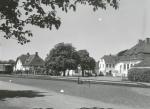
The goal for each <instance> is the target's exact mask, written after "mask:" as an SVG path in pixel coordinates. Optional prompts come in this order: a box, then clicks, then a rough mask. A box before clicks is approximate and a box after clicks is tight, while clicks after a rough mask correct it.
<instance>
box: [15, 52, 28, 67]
mask: <svg viewBox="0 0 150 109" xmlns="http://www.w3.org/2000/svg"><path fill="white" fill-rule="evenodd" d="M27 57H28V55H25V54H23V55H21V56H19V57H18V58H17V60H18V59H20V61H21V62H22V64H23V65H24V64H25V61H26V59H27Z"/></svg>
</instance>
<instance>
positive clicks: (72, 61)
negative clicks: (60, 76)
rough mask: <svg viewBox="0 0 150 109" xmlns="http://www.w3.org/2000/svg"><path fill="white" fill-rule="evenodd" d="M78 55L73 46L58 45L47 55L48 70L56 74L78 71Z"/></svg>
mask: <svg viewBox="0 0 150 109" xmlns="http://www.w3.org/2000/svg"><path fill="white" fill-rule="evenodd" d="M76 55H77V53H76V50H75V48H74V47H73V46H72V45H71V44H65V43H59V44H57V45H56V46H55V47H54V48H53V49H52V50H51V51H50V53H49V54H48V55H47V57H46V59H45V63H46V68H47V69H48V70H49V69H51V70H53V71H56V72H61V71H62V72H64V75H65V71H66V70H67V69H68V70H71V69H76V68H77V65H78V62H77V56H76Z"/></svg>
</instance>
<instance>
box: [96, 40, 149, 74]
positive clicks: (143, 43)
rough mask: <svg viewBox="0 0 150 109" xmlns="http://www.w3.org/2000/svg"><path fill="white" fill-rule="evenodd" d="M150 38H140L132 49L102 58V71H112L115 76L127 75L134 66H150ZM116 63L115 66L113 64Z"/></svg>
mask: <svg viewBox="0 0 150 109" xmlns="http://www.w3.org/2000/svg"><path fill="white" fill-rule="evenodd" d="M149 58H150V38H146V39H145V40H141V39H140V40H139V41H138V43H137V44H136V45H135V46H133V47H131V48H130V49H127V50H124V51H121V52H119V53H118V54H117V55H113V56H111V55H107V56H104V57H102V58H101V59H100V65H99V66H100V71H101V72H104V73H107V72H111V73H112V74H113V76H127V74H128V70H129V69H131V68H133V67H140V66H141V67H144V66H146V67H150V62H149V61H150V59H149ZM113 65H115V66H113Z"/></svg>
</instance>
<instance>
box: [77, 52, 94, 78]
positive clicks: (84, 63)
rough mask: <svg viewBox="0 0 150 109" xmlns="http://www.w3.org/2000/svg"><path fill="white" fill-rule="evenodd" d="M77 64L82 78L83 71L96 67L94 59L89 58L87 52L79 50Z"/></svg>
mask: <svg viewBox="0 0 150 109" xmlns="http://www.w3.org/2000/svg"><path fill="white" fill-rule="evenodd" d="M78 55H79V64H80V66H81V70H82V76H84V73H85V70H94V69H95V66H96V62H95V60H94V58H92V57H90V56H89V53H88V51H87V50H79V51H78Z"/></svg>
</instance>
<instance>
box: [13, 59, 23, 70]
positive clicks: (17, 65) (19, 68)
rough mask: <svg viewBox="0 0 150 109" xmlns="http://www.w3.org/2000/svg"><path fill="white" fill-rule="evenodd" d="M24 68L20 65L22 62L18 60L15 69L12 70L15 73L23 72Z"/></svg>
mask: <svg viewBox="0 0 150 109" xmlns="http://www.w3.org/2000/svg"><path fill="white" fill-rule="evenodd" d="M25 69H26V68H25V67H24V66H23V65H22V62H21V60H20V59H18V61H17V63H16V65H15V67H14V70H15V71H17V70H23V71H24V70H25Z"/></svg>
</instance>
